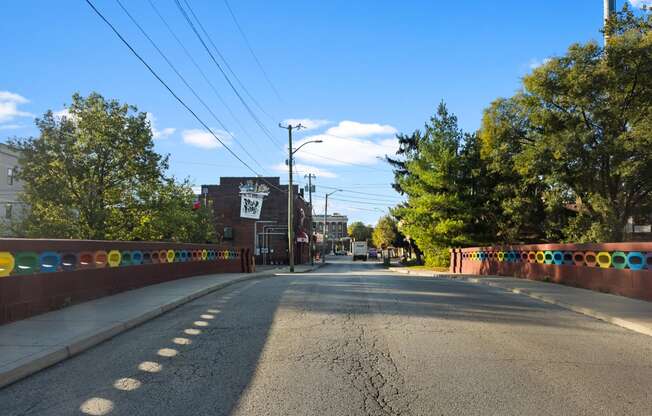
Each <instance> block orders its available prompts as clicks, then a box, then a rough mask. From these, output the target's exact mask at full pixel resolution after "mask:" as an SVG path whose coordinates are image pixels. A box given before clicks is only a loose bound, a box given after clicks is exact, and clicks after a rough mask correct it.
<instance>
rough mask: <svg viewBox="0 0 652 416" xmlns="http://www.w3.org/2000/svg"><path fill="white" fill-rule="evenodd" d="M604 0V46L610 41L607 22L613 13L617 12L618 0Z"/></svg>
mask: <svg viewBox="0 0 652 416" xmlns="http://www.w3.org/2000/svg"><path fill="white" fill-rule="evenodd" d="M603 1H604V8H603V10H604V46H605V47H606V46H607V42H609V33H608V32H607V22H608V21H609V18H610V17H611V15H612V14H613V13H616V0H603Z"/></svg>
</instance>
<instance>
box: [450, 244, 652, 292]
mask: <svg viewBox="0 0 652 416" xmlns="http://www.w3.org/2000/svg"><path fill="white" fill-rule="evenodd" d="M450 272H451V273H461V274H474V275H502V276H514V277H523V278H527V279H533V280H547V281H553V282H556V283H562V284H567V285H571V286H576V287H583V288H587V289H593V290H599V291H602V292H609V293H615V294H619V295H623V296H629V297H634V298H639V299H645V300H652V242H644V243H605V244H534V245H513V246H494V247H469V248H462V249H452V250H451V263H450Z"/></svg>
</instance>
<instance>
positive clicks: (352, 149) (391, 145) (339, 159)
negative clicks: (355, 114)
mask: <svg viewBox="0 0 652 416" xmlns="http://www.w3.org/2000/svg"><path fill="white" fill-rule="evenodd" d="M329 130H330V129H329ZM309 140H322V141H323V142H322V143H320V144H315V145H308V146H306V147H304V148H303V149H301V150H299V151H298V152H297V153H296V155H295V157H296V158H297V159H300V160H302V161H305V162H311V163H318V164H321V165H347V164H355V165H375V164H376V163H378V162H379V160H378V158H384V157H385V155H388V154H389V155H393V154H394V153H396V150H397V149H398V141H397V140H396V138H391V139H389V138H388V139H380V140H372V139H358V138H354V137H350V138H346V137H340V136H337V137H335V136H331V135H329V134H328V133H325V134H318V135H314V136H309V137H306V138H304V139H302V140H300V141H299V142H297V144H296V146H297V147H299V146H300V145H301V144H303V143H305V142H306V141H309Z"/></svg>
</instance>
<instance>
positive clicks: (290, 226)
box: [278, 123, 322, 273]
mask: <svg viewBox="0 0 652 416" xmlns="http://www.w3.org/2000/svg"><path fill="white" fill-rule="evenodd" d="M278 126H279V127H280V128H282V129H287V131H288V178H289V179H288V256H289V257H290V258H289V260H290V261H289V263H290V273H293V272H294V227H293V224H292V222H293V221H292V215H293V214H294V213H293V212H292V211H293V210H294V207H293V205H294V198H293V195H292V158H293V156H294V154H295V153H296V152H297V151H298V150H299V149H301V148H302V147H303V146H305V145H307V144H308V143H322V140H310V141H307V142H305V143H303V144H302V145H301V146H299V147H297V148H296V149H292V129H294V128H296V129H297V130H300V129H301V128H303V126H302V125H301V124H297V125H296V126H293V125H292V124H288V125H287V127H285V126H283V125H282V124H281V123H278Z"/></svg>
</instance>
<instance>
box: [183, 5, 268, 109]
mask: <svg viewBox="0 0 652 416" xmlns="http://www.w3.org/2000/svg"><path fill="white" fill-rule="evenodd" d="M183 2H184V3H185V5H186V7H187V8H188V10H189V11H190V14H192V17H193V18H194V19H195V22H197V25H199V28H200V29H201V31H202V32H203V33H204V36H206V39H208V42H209V43H210V44H211V46H213V49H214V50H215V52H217V55H218V56H219V57H220V58H221V59H222V62H224V66H226V69H228V70H229V72H230V73H231V75H233V78H235V81H236V82H237V83H238V85H240V88H242V90H243V91H244V92H245V94H247V96H248V97H249V98H250V99H251V101H253V103H254V105H255V106H256V107H258V109H259V110H260V111H262V112H263V114H265V115H266V116H267V117H269V119H270V120H272V121H274V117H272V116H270V115H269V113H268V112H267V111H265V109H264V108H263V107H262V106H261V105H260V104H259V103H258V101H257V100H256V99H255V98H254V96H253V95H251V93H250V92H249V90H248V89H247V87H245V86H244V84H243V83H242V81H240V78H239V77H238V75H237V74H236V73H235V72H234V71H233V69H232V68H231V65H229V62H228V61H227V60H226V58H225V57H224V55H222V53H221V52H220V49H219V48H218V47H217V46H215V42H213V38H211V36H210V35H209V34H208V32H207V31H206V29H204V25H202V24H201V21H200V20H199V18H198V17H197V15H196V14H195V12H194V11H193V9H192V7H191V6H190V3H189V2H188V0H183Z"/></svg>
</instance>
